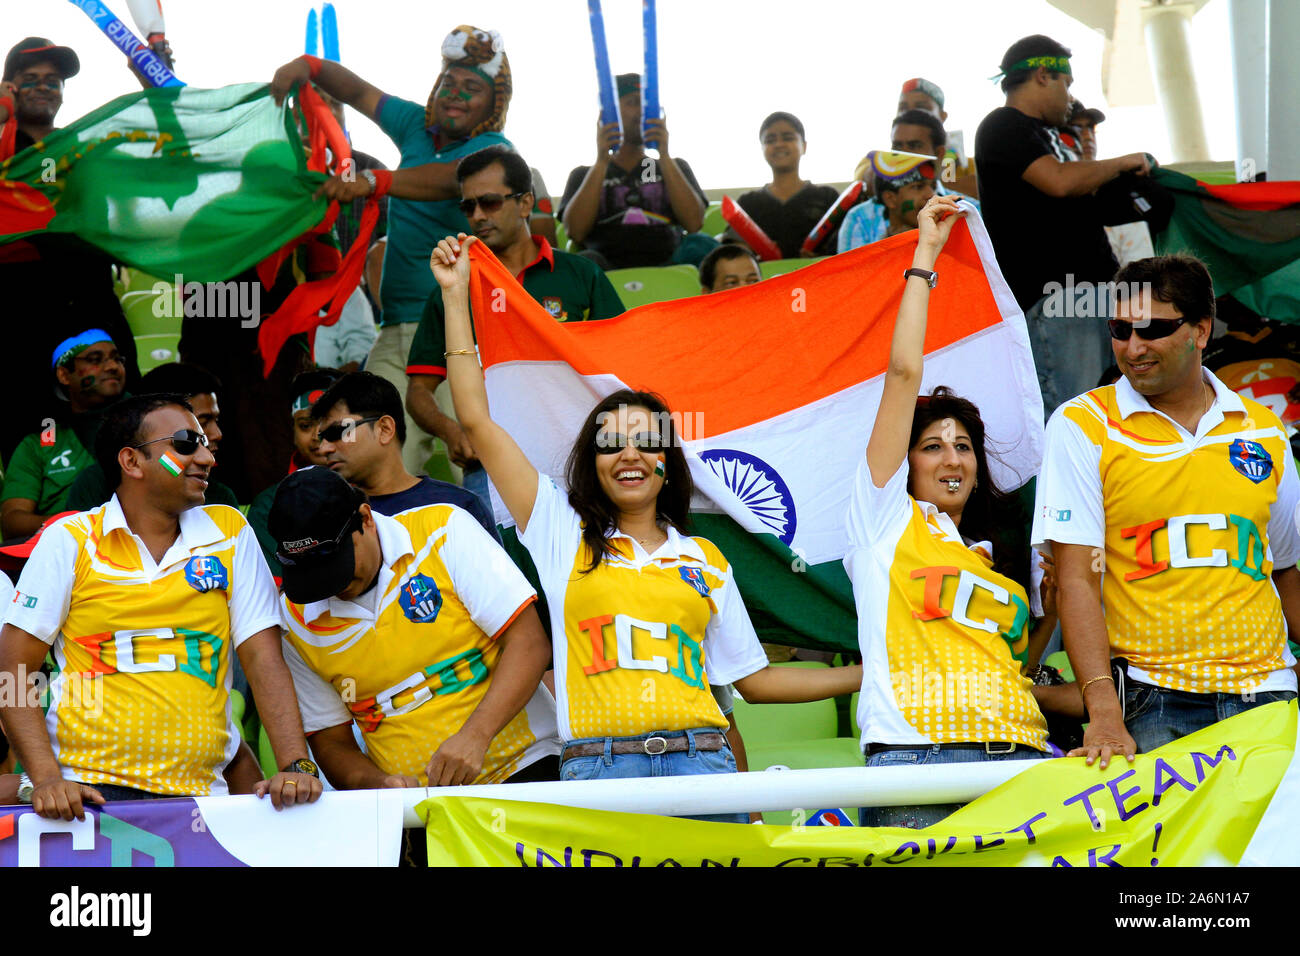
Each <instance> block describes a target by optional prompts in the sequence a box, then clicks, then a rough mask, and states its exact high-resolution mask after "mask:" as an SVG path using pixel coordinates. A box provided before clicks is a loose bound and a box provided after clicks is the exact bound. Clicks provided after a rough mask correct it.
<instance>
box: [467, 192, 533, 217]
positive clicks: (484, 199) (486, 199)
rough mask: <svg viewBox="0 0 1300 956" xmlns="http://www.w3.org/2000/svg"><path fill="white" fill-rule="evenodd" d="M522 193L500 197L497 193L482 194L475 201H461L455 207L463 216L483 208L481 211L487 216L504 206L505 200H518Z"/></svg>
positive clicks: (470, 214)
mask: <svg viewBox="0 0 1300 956" xmlns="http://www.w3.org/2000/svg"><path fill="white" fill-rule="evenodd" d="M522 195H523V193H510V194H509V195H506V196H502V195H500V194H498V193H484V194H483V195H482V196H479V197H477V198H476V199H462V200H461V201H460V202H459V203H457V206H458V207H459V208H460V211H461V213H462V214H463V215H465V216H467V217H468V216H472V215H474V209H475V208H476V207H478V206H482V207H483V211H484V212H485V213H487V214H488V215H489V216H490V215H492V214H493V213H494V212H496V211H497V210H499V209H500V208H501V207H502V206H504V205H505V203H506V200H507V199H518V198H519V197H520V196H522Z"/></svg>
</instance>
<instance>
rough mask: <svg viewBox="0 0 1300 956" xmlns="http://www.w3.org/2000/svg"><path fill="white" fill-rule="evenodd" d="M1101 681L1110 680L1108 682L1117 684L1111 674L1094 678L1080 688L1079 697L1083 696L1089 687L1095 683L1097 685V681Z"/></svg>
mask: <svg viewBox="0 0 1300 956" xmlns="http://www.w3.org/2000/svg"><path fill="white" fill-rule="evenodd" d="M1099 680H1108V681H1110V682H1111V683H1112V684H1113V683H1115V678H1114V677H1112V676H1111V675H1110V674H1103V675H1102V676H1101V677H1094V678H1093V679H1092V680H1086V681H1084V682H1083V686H1081V687H1080V688H1079V695H1080V696H1083V692H1084V691H1086V690H1087V689H1088V685H1089V684H1095V683H1097V681H1099Z"/></svg>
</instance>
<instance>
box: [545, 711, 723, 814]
mask: <svg viewBox="0 0 1300 956" xmlns="http://www.w3.org/2000/svg"><path fill="white" fill-rule="evenodd" d="M723 732H724V731H723V730H719V729H718V728H716V727H697V728H695V729H694V730H663V731H659V732H657V733H650V734H638V735H637V736H635V737H589V738H585V739H582V740H569V741H566V746H567V745H568V744H599V743H603V744H604V745H605V752H604V753H603V754H598V755H597V756H594V757H573V758H571V759H569V760H566V761H564V763H562V764H560V779H561V780H617V779H623V778H626V777H686V776H692V775H694V774H697V773H735V772H736V758H735V757H734V756H732V754H731V747H730V746H728V745H727V744H726V743H725V741H724V743H723V748H722V749H721V750H696V749H695V735H696V734H720V733H723ZM650 737H664V738H671V737H686V738H687V740H688V742H689V743H690V746H689V747H688V748H687V749H686V750H680V751H677V752H676V753H664V754H639V753H638V754H616V753H613V752H612V747H613V744H614V741H615V740H646V739H647V738H650ZM682 819H684V820H707V821H709V822H712V823H748V822H749V814H748V813H714V814H704V815H702V816H686V817H682Z"/></svg>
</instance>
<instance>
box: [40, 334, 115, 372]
mask: <svg viewBox="0 0 1300 956" xmlns="http://www.w3.org/2000/svg"><path fill="white" fill-rule="evenodd" d="M111 341H113V336H111V335H109V334H108V333H107V332H105V331H104V330H103V329H87V330H86V331H84V332H82V333H81V334H79V335H74V336H72V338H70V339H64V340H63V341H62V342H60V343H59V344H58V345H56V346H54V357H53V358H52V359H51V361H50V368H58V367H59V366H60V365H66V364H67V363H68V362H71V361H72V360H73V359H74V358H76V357H77V356H78V355H80V354H81V353H82V352H84V351H86V349H88V348H90V347H91V346H92V345H94V344H95V343H96V342H111Z"/></svg>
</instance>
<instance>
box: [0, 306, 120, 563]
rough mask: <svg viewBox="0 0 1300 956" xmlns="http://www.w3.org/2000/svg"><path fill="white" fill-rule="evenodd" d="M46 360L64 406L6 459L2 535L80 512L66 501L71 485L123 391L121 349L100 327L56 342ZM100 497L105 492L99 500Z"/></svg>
mask: <svg viewBox="0 0 1300 956" xmlns="http://www.w3.org/2000/svg"><path fill="white" fill-rule="evenodd" d="M19 364H21V363H19ZM51 364H52V366H53V378H54V381H55V386H56V387H55V391H56V393H57V394H59V395H62V396H66V398H67V405H66V408H61V409H60V410H59V413H58V414H57V416H55V417H51V418H48V419H46V422H47V424H46V425H45V427H43V428H42V429H41V430H40V431H39V432H33V433H32V434H30V435H28V436H27V437H26V438H24V439H23V440H22V441H21V442H19V444H18V448H17V449H16V450H15V451H14V454H13V456H12V457H11V458H10V460H9V465H8V468H7V469H6V474H5V485H4V492H3V494H0V526H3V532H4V537H6V538H15V537H19V536H21V535H28V534H33V533H34V532H35V531H36V529H37V528H39V527H40V526H41V525H42V524H43V523H44V522H45V520H46V518H48V517H49V516H50V515H55V514H58V513H59V512H61V511H67V510H72V511H80V510H81V509H80V508H78V507H71V506H68V505H67V501H68V499H69V498H70V497H71V489H72V487H73V485H74V483H75V481H76V479H77V478H78V476H79V475H82V474H84V473H85V472H87V471H89V470H91V469H93V468H94V467H95V460H94V457H93V456H92V455H91V452H90V449H92V448H94V447H95V434H96V433H97V432H98V431H99V425H100V422H101V421H102V419H103V413H104V411H105V410H106V409H107V408H108V407H109V406H111V405H112V403H114V402H116V401H117V400H118V399H120V398H121V397H122V395H123V393H124V391H125V387H126V369H125V368H123V366H122V356H121V353H119V352H118V349H117V345H116V344H114V342H113V338H112V336H110V335H109V334H108V333H107V332H105V331H104V330H103V329H86V330H84V331H82V332H81V333H79V334H77V335H74V336H71V337H70V338H68V339H65V340H64V341H63V342H60V343H59V344H58V345H56V346H55V347H54V354H53V357H52V363H51ZM49 404H53V403H47V404H46V408H47V410H48V405H49ZM106 500H108V496H107V495H105V496H104V498H103V499H101V501H106Z"/></svg>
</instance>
